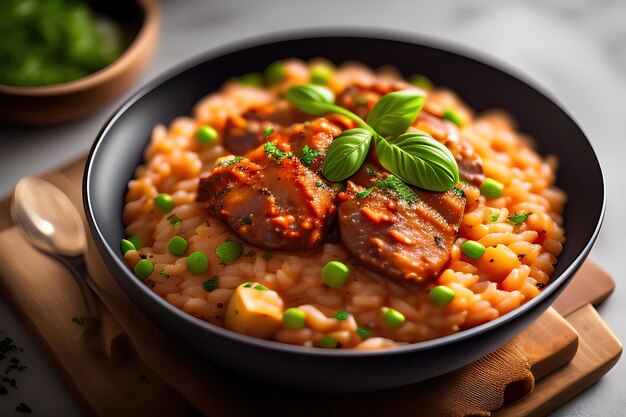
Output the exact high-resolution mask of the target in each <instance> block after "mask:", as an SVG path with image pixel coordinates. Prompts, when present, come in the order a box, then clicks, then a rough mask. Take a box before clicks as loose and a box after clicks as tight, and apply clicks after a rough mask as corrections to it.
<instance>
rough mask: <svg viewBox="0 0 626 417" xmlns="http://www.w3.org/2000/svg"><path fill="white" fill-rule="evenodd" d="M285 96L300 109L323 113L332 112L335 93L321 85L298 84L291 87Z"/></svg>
mask: <svg viewBox="0 0 626 417" xmlns="http://www.w3.org/2000/svg"><path fill="white" fill-rule="evenodd" d="M285 98H287V100H289V102H290V103H291V104H293V105H294V106H295V107H296V108H297V109H298V110H301V111H303V112H304V113H307V114H313V115H322V114H325V113H330V112H332V105H333V103H334V102H335V94H333V92H332V91H330V90H329V89H328V88H326V87H320V86H319V85H312V84H307V85H296V86H293V87H291V88H290V89H289V90H288V91H287V94H285Z"/></svg>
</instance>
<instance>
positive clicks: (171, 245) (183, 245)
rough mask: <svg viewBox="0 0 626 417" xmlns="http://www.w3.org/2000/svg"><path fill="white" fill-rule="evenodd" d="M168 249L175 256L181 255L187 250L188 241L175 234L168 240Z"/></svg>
mask: <svg viewBox="0 0 626 417" xmlns="http://www.w3.org/2000/svg"><path fill="white" fill-rule="evenodd" d="M167 250H168V252H169V253H171V254H172V255H174V256H181V255H183V254H184V253H185V251H186V250H187V241H186V240H185V239H183V238H182V237H180V236H174V237H173V238H171V239H170V240H169V241H168V242H167Z"/></svg>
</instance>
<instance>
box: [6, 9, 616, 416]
mask: <svg viewBox="0 0 626 417" xmlns="http://www.w3.org/2000/svg"><path fill="white" fill-rule="evenodd" d="M162 7H163V25H162V32H161V37H160V42H159V45H158V48H157V51H156V56H155V58H154V60H153V62H152V64H151V65H150V68H149V70H148V71H147V72H146V74H144V76H143V77H142V78H141V80H140V81H139V83H138V84H137V85H136V86H135V87H134V89H133V91H136V90H137V89H138V88H139V87H140V86H141V85H143V84H145V83H146V82H147V81H148V80H150V79H152V78H154V77H155V76H156V75H158V74H161V73H162V72H164V71H165V70H167V69H169V68H171V67H173V66H175V65H176V64H177V63H180V62H181V61H184V60H185V59H187V58H189V57H193V56H194V55H196V54H198V53H201V52H203V51H206V50H209V49H211V48H215V47H217V46H219V45H223V44H225V43H230V42H233V41H236V40H241V39H246V38H251V37H254V36H256V35H260V34H265V33H271V32H274V31H278V30H287V29H302V28H320V27H352V28H370V27H371V28H376V29H397V30H401V31H405V32H409V33H415V34H417V35H427V36H431V37H435V38H440V39H443V40H446V41H450V42H453V43H456V44H457V45H460V46H467V47H470V48H472V49H475V50H478V51H481V52H482V53H484V54H486V55H488V56H492V57H496V58H497V59H499V60H500V61H504V62H505V63H507V64H509V65H510V66H513V67H515V68H517V69H518V70H519V71H520V72H521V73H524V74H526V75H528V76H530V77H531V78H534V79H535V80H537V81H538V82H539V83H540V84H542V85H543V86H545V87H546V88H547V89H548V90H549V91H551V92H552V93H553V95H554V96H556V97H558V99H559V100H560V101H561V103H563V105H564V106H565V107H566V108H567V109H569V111H570V113H571V114H572V115H573V116H574V118H575V119H576V120H577V121H578V122H579V124H580V125H581V126H582V128H583V130H585V132H586V133H587V135H588V137H589V139H590V140H591V142H592V144H593V146H594V148H595V150H596V152H597V154H598V157H599V159H600V162H601V164H602V167H603V169H604V174H605V176H606V183H607V184H606V185H607V190H608V210H607V216H606V220H605V224H604V227H603V229H602V232H601V234H600V237H599V239H598V242H597V244H596V245H595V248H594V250H593V252H592V254H591V257H592V258H593V259H594V260H595V261H597V262H598V263H600V264H601V265H602V266H603V267H604V268H606V269H607V270H608V271H609V272H610V273H611V274H612V275H613V276H614V277H615V279H616V280H617V290H616V292H615V293H614V294H613V295H612V296H611V297H610V298H609V300H608V301H606V302H605V303H604V304H603V305H602V306H601V307H600V308H599V312H600V314H601V315H602V317H603V318H604V320H605V321H606V322H607V323H608V324H609V326H610V327H611V328H612V329H613V331H614V332H615V333H616V334H617V335H618V337H619V338H620V339H621V340H626V320H624V317H626V285H624V282H622V280H623V276H624V273H623V271H622V269H621V267H622V264H621V261H622V257H623V256H624V253H623V251H624V246H622V242H623V240H622V239H623V237H624V236H626V216H625V212H626V211H625V209H624V207H626V192H624V185H623V182H622V181H623V178H624V176H625V174H626V169H625V164H624V159H625V157H626V138H625V137H624V133H623V132H624V130H623V127H622V123H623V120H624V118H625V116H624V114H626V106H625V105H624V102H625V100H626V23H625V22H626V2H624V1H623V0H601V1H585V0H527V1H525V2H516V1H508V0H500V1H487V0H474V1H472V2H467V1H462V0H460V1H450V0H439V1H437V2H434V1H432V2H426V1H417V0H402V1H395V2H386V3H381V2H379V1H371V0H360V1H356V0H354V1H346V0H344V1H338V0H333V1H328V0H317V1H298V0H293V1H284V2H281V1H278V0H266V1H252V0H250V1H233V0H230V1H229V0H207V1H203V0H177V1H172V0H164V1H163V2H162ZM129 94H130V93H129ZM127 96H128V95H127ZM121 101H122V99H120V100H118V101H117V102H116V103H114V104H112V105H111V106H109V107H107V108H105V109H103V110H102V111H100V112H98V113H97V114H95V115H93V116H90V117H89V118H86V119H83V120H81V121H79V122H74V123H69V124H64V125H60V126H54V127H42V128H7V127H0V143H1V144H2V151H1V153H0V155H1V156H0V161H1V162H2V163H0V179H1V180H0V195H4V194H6V193H8V192H10V191H11V190H12V188H13V186H14V184H15V183H16V181H17V180H18V179H19V178H21V177H22V176H25V175H29V174H34V173H38V172H42V171H46V170H48V169H51V168H54V167H56V166H58V165H60V164H63V163H64V162H68V161H70V160H72V159H74V158H76V157H78V156H80V155H82V154H84V153H86V152H87V151H88V149H89V148H90V146H91V144H92V142H93V140H94V139H95V137H96V134H97V132H98V131H99V129H100V127H101V126H102V125H103V123H104V122H105V121H106V120H107V118H108V117H109V116H110V114H111V112H112V111H113V109H114V108H115V107H116V106H118V105H119V104H120V103H121ZM581 192H584V190H581ZM5 335H6V336H10V337H12V338H13V339H14V340H15V341H16V343H17V345H19V346H21V347H22V348H24V352H23V353H21V354H20V358H21V360H22V362H23V363H24V364H26V365H28V369H27V370H25V371H24V372H23V373H22V374H21V375H19V378H18V384H19V390H11V392H10V394H9V395H4V396H1V397H0V415H2V416H11V415H15V414H17V415H22V414H19V413H16V411H15V406H16V405H17V404H18V403H20V402H25V403H26V404H27V405H28V406H29V407H30V408H32V409H33V415H39V416H64V417H72V416H80V415H81V410H80V409H79V408H78V406H77V404H76V403H75V401H74V400H73V399H72V398H71V396H70V395H69V393H68V392H67V390H66V388H65V387H64V386H63V385H62V384H61V382H60V380H59V379H58V377H57V376H56V374H55V373H54V370H53V369H52V368H51V367H50V365H49V364H48V363H47V361H46V360H45V358H44V357H43V356H42V355H41V353H40V352H39V350H38V349H37V347H36V346H35V344H34V343H33V341H32V339H31V338H30V336H29V335H28V334H27V333H26V331H25V330H24V328H23V326H22V324H21V323H20V321H19V320H18V319H17V317H16V316H15V314H14V313H13V312H12V311H11V309H10V308H9V307H8V305H7V303H6V301H5V300H3V299H1V298H0V337H3V336H5ZM625 362H626V361H621V362H619V363H618V364H617V365H616V366H615V368H614V369H613V370H611V371H610V372H609V374H608V375H606V376H605V377H604V378H603V379H602V380H601V381H600V382H599V383H598V384H596V385H594V386H592V387H591V388H590V389H588V390H587V391H586V392H584V393H583V394H581V395H579V396H578V397H576V398H575V399H573V400H572V401H570V402H569V403H568V404H566V405H565V406H563V407H562V408H560V409H559V410H558V411H557V412H555V413H554V415H556V416H623V415H624V414H625V411H624V410H625V409H626V390H625V389H624V382H623V381H624V380H625V379H626V363H625Z"/></svg>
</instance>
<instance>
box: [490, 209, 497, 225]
mask: <svg viewBox="0 0 626 417" xmlns="http://www.w3.org/2000/svg"><path fill="white" fill-rule="evenodd" d="M499 217H500V210H498V211H496V212H495V213H491V214H490V215H489V221H490V222H492V223H493V222H495V221H496V220H498V218H499Z"/></svg>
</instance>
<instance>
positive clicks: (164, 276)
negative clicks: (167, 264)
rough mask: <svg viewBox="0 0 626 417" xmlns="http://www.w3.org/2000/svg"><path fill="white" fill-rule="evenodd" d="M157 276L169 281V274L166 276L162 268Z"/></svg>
mask: <svg viewBox="0 0 626 417" xmlns="http://www.w3.org/2000/svg"><path fill="white" fill-rule="evenodd" d="M159 275H161V276H162V277H163V278H165V279H169V277H170V276H169V274H166V273H165V268H163V269H161V270H160V271H159Z"/></svg>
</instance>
